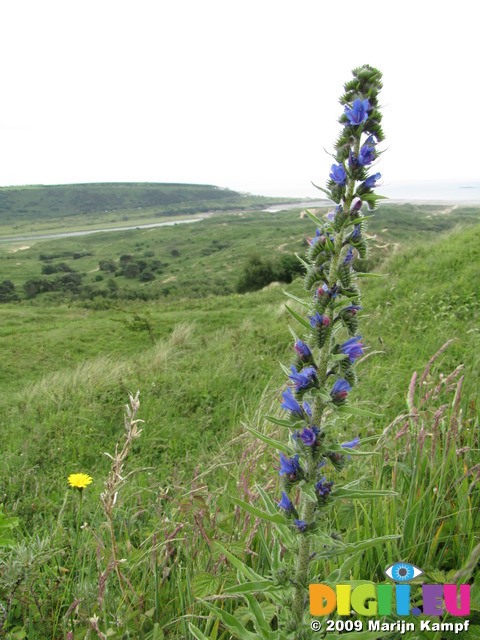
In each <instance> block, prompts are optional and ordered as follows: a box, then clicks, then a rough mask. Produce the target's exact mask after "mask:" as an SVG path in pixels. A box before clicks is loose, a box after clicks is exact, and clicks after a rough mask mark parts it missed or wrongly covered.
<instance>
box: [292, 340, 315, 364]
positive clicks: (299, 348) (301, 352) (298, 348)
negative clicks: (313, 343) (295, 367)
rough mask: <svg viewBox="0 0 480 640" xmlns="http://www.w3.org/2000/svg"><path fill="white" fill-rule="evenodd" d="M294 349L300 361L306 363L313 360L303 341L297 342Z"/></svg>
mask: <svg viewBox="0 0 480 640" xmlns="http://www.w3.org/2000/svg"><path fill="white" fill-rule="evenodd" d="M294 349H295V352H296V354H297V356H298V357H299V358H300V360H303V361H306V360H311V359H312V352H311V351H310V349H309V348H308V346H307V345H306V344H305V342H303V340H297V341H296V342H295V346H294Z"/></svg>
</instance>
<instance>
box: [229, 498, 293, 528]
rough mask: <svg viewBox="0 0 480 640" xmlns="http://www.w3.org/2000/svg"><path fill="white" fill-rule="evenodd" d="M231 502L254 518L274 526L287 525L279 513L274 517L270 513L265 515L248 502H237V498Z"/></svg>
mask: <svg viewBox="0 0 480 640" xmlns="http://www.w3.org/2000/svg"><path fill="white" fill-rule="evenodd" d="M233 501H234V502H235V504H238V506H239V507H242V509H245V511H248V513H251V514H252V515H253V516H255V517H256V518H261V519H262V520H266V521H267V522H273V523H275V524H283V525H286V524H287V521H286V519H285V518H284V517H283V516H282V515H280V514H279V513H277V514H275V515H271V514H270V513H266V512H265V511H262V510H261V509H257V507H254V506H253V505H251V504H248V502H243V500H239V499H238V498H234V499H233Z"/></svg>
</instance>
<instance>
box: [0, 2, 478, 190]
mask: <svg viewBox="0 0 480 640" xmlns="http://www.w3.org/2000/svg"><path fill="white" fill-rule="evenodd" d="M476 4H477V3H476V2H474V1H473V0H472V1H469V0H456V1H455V2H451V1H449V2H444V1H442V0H437V1H431V0H402V1H401V2H383V3H380V2H376V3H373V2H359V1H358V0H355V1H353V0H342V1H341V2H339V1H337V2H327V1H326V0H296V1H295V2H292V1H291V0H289V1H288V2H287V1H284V0H132V1H130V2H124V1H122V0H82V1H81V2H79V1H76V2H74V1H68V0H40V1H39V0H5V1H4V2H2V4H1V7H0V59H1V60H2V66H1V72H0V73H1V87H2V91H1V94H0V95H1V99H0V185H3V186H6V185H17V184H61V183H73V182H106V181H140V182H143V181H153V182H193V183H208V184H216V185H219V186H222V187H230V188H232V189H238V190H241V191H248V192H252V193H265V194H275V195H306V196H312V195H315V194H317V195H318V194H319V192H318V191H315V190H314V189H313V188H312V186H311V181H313V182H316V183H318V184H321V185H324V184H325V182H326V180H327V178H328V172H329V167H330V165H331V163H332V159H331V157H330V156H328V155H327V154H326V153H325V151H324V149H327V150H328V151H332V147H333V143H334V141H335V139H336V137H337V134H338V131H339V127H340V125H338V123H337V119H338V117H339V115H340V114H341V112H342V108H341V107H340V105H339V103H338V97H339V95H340V94H341V93H342V90H343V84H344V82H345V81H346V80H348V79H349V78H350V77H351V74H350V72H351V69H352V68H354V67H356V66H360V65H362V64H365V63H368V64H371V65H373V66H376V67H377V68H379V69H380V70H381V71H382V72H383V75H384V90H383V92H382V94H381V103H382V105H383V107H384V108H383V114H384V120H383V127H384V131H385V134H386V141H385V143H384V144H383V147H382V148H384V149H385V150H386V153H385V154H384V155H383V156H382V157H381V158H380V160H379V162H378V165H377V167H376V171H380V172H381V173H382V175H383V180H384V185H385V189H386V191H387V192H388V188H389V186H391V185H395V183H397V182H398V181H402V180H433V179H439V180H462V181H466V182H468V181H473V180H477V181H478V180H479V179H480V171H479V162H478V154H479V151H478V146H479V141H480V134H479V130H480V125H479V122H478V121H479V113H480V109H479V104H480V91H479V86H480V82H479V78H478V75H479V71H478V60H479V55H478V13H477V11H476Z"/></svg>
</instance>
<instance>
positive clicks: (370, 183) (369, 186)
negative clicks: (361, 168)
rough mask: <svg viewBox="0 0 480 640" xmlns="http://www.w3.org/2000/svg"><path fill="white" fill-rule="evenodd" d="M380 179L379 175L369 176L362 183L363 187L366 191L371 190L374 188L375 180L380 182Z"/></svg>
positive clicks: (380, 175)
mask: <svg viewBox="0 0 480 640" xmlns="http://www.w3.org/2000/svg"><path fill="white" fill-rule="evenodd" d="M381 177H382V174H381V173H376V174H375V175H373V176H369V177H368V178H367V179H366V180H365V182H364V183H363V186H364V187H366V188H367V189H373V188H374V187H375V186H376V183H377V180H380V178H381Z"/></svg>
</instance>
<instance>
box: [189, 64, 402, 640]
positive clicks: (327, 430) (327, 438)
mask: <svg viewBox="0 0 480 640" xmlns="http://www.w3.org/2000/svg"><path fill="white" fill-rule="evenodd" d="M381 87H382V83H381V73H380V72H379V71H378V70H377V69H374V68H373V67H370V66H368V65H366V66H363V67H360V68H358V69H355V70H354V71H353V79H352V80H351V81H350V82H347V83H346V85H345V93H344V95H343V96H342V97H341V99H340V102H341V104H342V105H343V107H344V110H343V113H342V115H341V117H340V120H339V121H340V123H341V124H342V125H343V129H342V131H341V133H340V136H339V138H338V140H337V142H336V145H335V149H336V152H335V155H334V158H335V163H334V164H332V166H331V169H330V175H329V180H328V182H327V185H326V188H325V189H323V188H321V190H322V191H324V192H325V193H326V194H327V196H328V198H329V199H330V200H331V201H333V202H334V203H335V205H336V206H335V209H334V210H333V211H331V212H330V213H329V214H328V215H327V216H326V218H325V219H320V218H319V217H317V216H315V215H313V214H312V213H310V212H308V211H307V212H306V213H307V215H308V216H309V218H310V219H311V220H312V222H313V223H314V224H315V226H316V231H315V235H314V236H313V238H312V239H309V240H308V245H309V246H308V249H307V253H306V256H305V259H301V262H302V263H303V265H304V268H305V275H304V289H305V290H306V292H307V298H306V299H300V298H298V297H296V296H293V295H291V294H288V295H290V297H291V298H293V299H294V300H295V302H296V303H297V304H299V305H300V307H301V308H302V309H303V314H302V313H299V312H297V311H296V310H294V309H293V308H291V307H290V306H288V305H287V309H288V310H289V311H290V313H291V314H292V316H293V317H294V319H295V321H296V322H298V323H299V325H300V326H301V327H302V328H303V330H304V334H305V335H303V336H302V337H301V338H300V337H298V336H297V335H296V333H295V330H292V334H293V336H294V340H295V343H294V348H293V351H294V354H295V356H294V358H295V359H294V363H293V364H290V367H287V366H284V367H283V368H284V371H285V374H286V376H287V389H286V391H284V392H283V394H282V400H283V402H281V407H282V409H283V410H284V411H285V415H284V416H283V417H282V418H281V419H278V418H276V417H268V420H270V421H271V422H273V423H275V424H277V425H280V426H282V427H286V428H287V429H288V430H289V434H290V435H289V438H288V441H287V442H286V443H285V444H284V443H281V442H279V441H276V440H273V439H272V438H270V437H268V436H265V435H264V434H260V433H258V432H256V431H255V430H253V429H250V428H249V430H250V431H252V432H254V433H255V434H256V435H257V436H258V437H260V438H261V439H262V440H263V441H264V442H267V443H268V444H270V445H271V446H274V447H276V448H277V450H278V451H279V467H277V473H278V474H279V476H278V477H279V479H280V484H281V485H282V486H281V489H282V491H281V500H280V501H279V502H274V501H272V500H271V499H270V498H269V497H268V496H267V495H266V494H265V492H264V491H262V490H261V489H259V492H260V494H261V496H262V498H263V501H264V504H265V508H266V511H261V510H259V509H258V508H256V507H252V505H249V504H246V503H243V502H241V501H237V502H238V503H239V504H240V505H241V506H242V507H243V508H245V509H246V510H247V511H250V512H251V513H252V514H254V515H255V516H256V517H257V518H258V517H259V518H263V519H264V520H267V521H268V522H271V523H273V524H274V526H275V533H276V543H275V545H274V547H273V549H272V550H271V557H270V572H269V575H267V576H260V575H258V574H256V573H255V572H254V571H252V569H250V568H248V567H246V566H245V565H242V563H240V561H239V560H238V559H235V566H236V567H237V568H239V571H240V574H241V575H242V577H243V579H245V580H246V581H247V582H246V583H244V584H242V585H241V586H240V587H237V590H236V591H235V589H227V590H226V591H225V592H224V593H227V592H228V593H238V594H242V595H243V597H244V598H245V599H246V600H247V602H248V606H249V609H250V610H251V613H252V617H253V619H254V625H255V630H256V634H255V635H254V634H252V633H251V632H250V631H249V629H247V628H246V627H244V626H243V625H242V624H240V622H239V621H237V620H234V619H233V618H232V617H231V616H230V617H228V616H226V615H225V614H224V613H223V612H222V611H221V610H220V609H218V608H216V607H212V606H211V605H207V606H209V607H210V609H211V610H212V611H214V612H215V614H216V615H217V616H220V617H221V618H222V620H223V622H224V623H225V624H226V626H227V627H228V628H229V630H230V632H232V633H233V634H234V635H235V637H237V638H242V640H244V639H245V638H253V637H255V638H258V637H262V638H265V639H267V638H275V639H277V638H279V639H285V640H286V639H295V640H300V639H301V638H304V637H308V638H310V637H311V629H310V624H309V623H308V624H307V620H306V616H305V613H306V611H307V609H308V585H309V583H310V582H318V574H317V575H312V560H313V558H315V566H316V567H317V570H318V566H319V565H318V560H319V559H320V560H321V559H322V558H324V559H327V558H331V557H334V556H338V555H342V554H345V553H348V551H349V549H348V545H345V544H343V543H341V541H339V539H338V534H334V533H332V532H330V531H329V530H328V528H327V525H326V518H325V515H326V510H327V509H329V508H330V506H331V504H333V501H334V500H335V499H338V498H340V497H341V498H343V499H349V498H350V499H353V498H362V497H368V498H372V497H377V496H379V495H382V496H384V495H386V494H388V493H389V492H388V491H369V490H362V489H361V488H359V480H360V478H358V477H357V479H356V480H355V481H354V482H353V483H352V482H349V484H343V486H342V479H341V478H340V479H339V478H338V472H340V471H342V470H343V469H345V467H346V466H347V465H353V459H354V456H355V455H357V454H358V453H360V451H359V449H357V448H356V447H358V446H361V444H362V441H361V440H360V439H359V436H358V433H355V432H354V433H349V436H351V438H350V440H349V442H344V443H343V444H341V443H340V442H339V441H338V440H339V426H340V427H343V423H345V422H346V421H349V420H350V416H352V415H353V416H355V415H371V414H369V412H368V411H366V410H364V409H360V408H358V407H356V406H354V405H353V404H351V403H352V402H355V385H356V382H357V376H356V373H355V366H356V363H357V361H358V359H359V358H361V357H362V356H363V354H364V349H365V344H364V343H363V342H362V336H361V335H359V333H358V316H359V313H360V312H361V311H362V306H361V304H360V290H359V288H358V286H357V274H356V272H355V270H354V268H353V266H352V263H353V260H354V258H355V257H356V256H358V257H359V258H361V259H363V258H365V257H366V254H367V237H366V234H365V231H366V220H367V218H368V217H369V216H366V215H365V214H364V213H363V211H364V210H365V209H366V208H368V209H370V210H372V209H374V208H375V206H376V202H377V200H378V199H379V198H380V197H381V196H378V195H377V194H376V193H375V192H374V190H373V189H374V187H375V185H376V183H377V181H378V180H380V178H381V175H380V173H370V172H371V170H372V165H373V163H374V162H375V161H376V160H377V159H378V157H379V156H380V152H379V151H378V149H377V145H378V143H380V142H381V141H382V140H383V132H382V129H381V126H380V122H381V115H380V112H379V110H378V93H379V91H380V89H381ZM297 308H298V307H297ZM349 424H351V423H350V422H349ZM342 431H344V429H342ZM362 454H364V452H362ZM350 475H353V472H352V473H350ZM382 542H383V540H382V539H378V538H377V539H376V540H371V541H364V547H363V548H366V547H367V546H369V545H370V544H372V545H374V544H382ZM352 552H353V549H352ZM227 557H229V558H230V559H232V558H231V556H230V554H229V555H227ZM232 561H233V559H232ZM254 593H261V594H262V595H259V596H257V598H254V596H253V594H254ZM265 597H266V598H268V599H271V600H273V601H274V602H276V603H277V605H278V616H277V619H276V620H275V621H270V622H269V621H267V620H266V619H265V618H264V617H263V614H262V607H261V605H260V606H259V600H261V599H262V598H265ZM192 632H193V633H194V635H196V637H197V638H201V637H202V636H201V634H198V633H197V630H196V629H195V628H193V627H192Z"/></svg>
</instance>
